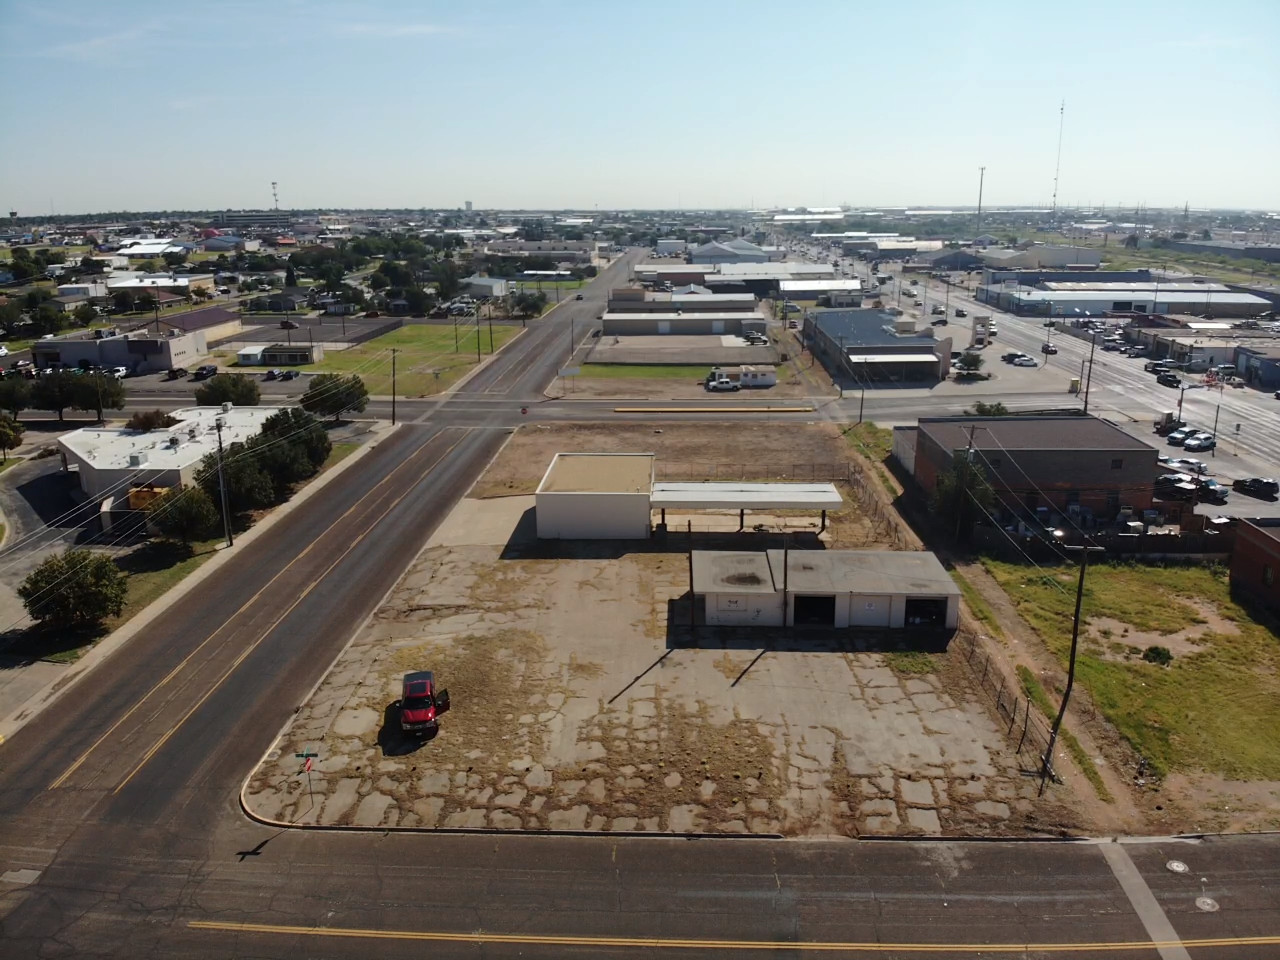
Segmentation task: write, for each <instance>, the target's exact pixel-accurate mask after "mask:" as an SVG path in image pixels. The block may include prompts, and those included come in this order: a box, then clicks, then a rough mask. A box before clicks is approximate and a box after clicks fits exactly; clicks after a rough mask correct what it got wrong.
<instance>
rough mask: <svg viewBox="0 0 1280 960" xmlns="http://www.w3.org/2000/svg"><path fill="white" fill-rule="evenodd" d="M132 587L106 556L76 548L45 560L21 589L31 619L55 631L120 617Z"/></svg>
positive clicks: (21, 595) (20, 595) (19, 589)
mask: <svg viewBox="0 0 1280 960" xmlns="http://www.w3.org/2000/svg"><path fill="white" fill-rule="evenodd" d="M127 592H128V584H127V580H126V578H125V575H124V571H122V570H121V569H120V568H119V567H118V566H116V563H115V561H114V560H112V559H111V558H110V557H109V556H107V555H106V554H105V553H95V552H94V551H91V550H83V549H78V548H75V547H72V548H69V549H67V550H64V551H63V552H62V553H60V554H55V555H54V556H52V557H49V558H48V559H47V560H45V561H44V562H43V563H42V564H40V566H38V567H36V568H35V570H33V571H31V575H30V576H28V577H27V579H25V580H23V581H22V585H21V586H20V587H18V596H19V597H21V598H22V602H23V604H24V605H25V606H26V608H27V613H28V614H29V615H30V616H31V619H33V620H38V621H39V622H40V623H41V624H43V625H44V626H45V627H49V628H53V629H63V630H65V629H77V628H84V627H91V626H95V625H97V624H100V623H101V622H102V621H103V620H105V619H107V618H108V617H118V616H120V613H121V611H123V610H124V601H125V595H126V594H127Z"/></svg>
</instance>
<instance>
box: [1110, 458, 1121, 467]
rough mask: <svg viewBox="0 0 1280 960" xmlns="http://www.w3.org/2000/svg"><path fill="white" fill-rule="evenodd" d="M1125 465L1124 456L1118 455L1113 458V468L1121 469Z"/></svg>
mask: <svg viewBox="0 0 1280 960" xmlns="http://www.w3.org/2000/svg"><path fill="white" fill-rule="evenodd" d="M1123 467H1124V459H1123V458H1121V457H1116V458H1115V459H1113V460H1112V461H1111V469H1112V470H1120V469H1122V468H1123Z"/></svg>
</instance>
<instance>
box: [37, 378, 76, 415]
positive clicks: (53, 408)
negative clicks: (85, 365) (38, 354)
mask: <svg viewBox="0 0 1280 960" xmlns="http://www.w3.org/2000/svg"><path fill="white" fill-rule="evenodd" d="M79 381H80V378H79V377H77V376H75V375H74V374H71V373H66V372H64V371H61V370H58V371H55V372H54V373H46V374H45V375H44V376H43V377H39V378H38V379H36V380H35V381H34V386H32V388H31V407H32V408H33V409H35V410H48V411H49V412H50V413H56V414H57V415H58V419H59V420H61V419H62V415H63V413H64V412H65V411H66V409H67V407H74V406H76V399H77V398H78V397H79V395H80V394H79V386H80V384H79Z"/></svg>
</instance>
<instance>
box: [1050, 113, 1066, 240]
mask: <svg viewBox="0 0 1280 960" xmlns="http://www.w3.org/2000/svg"><path fill="white" fill-rule="evenodd" d="M1066 112H1067V101H1065V100H1063V101H1062V103H1060V104H1059V105H1058V159H1057V161H1056V162H1055V163H1054V166H1053V210H1052V212H1051V213H1050V214H1049V217H1050V219H1052V220H1054V221H1055V222H1056V221H1057V219H1058V174H1059V173H1061V172H1062V125H1063V122H1064V121H1065V120H1066Z"/></svg>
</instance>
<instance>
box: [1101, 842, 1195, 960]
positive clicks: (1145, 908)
mask: <svg viewBox="0 0 1280 960" xmlns="http://www.w3.org/2000/svg"><path fill="white" fill-rule="evenodd" d="M1102 858H1103V859H1104V860H1106V861H1107V866H1108V867H1110V868H1111V872H1112V873H1113V874H1115V878H1116V880H1117V881H1119V883H1120V889H1121V890H1123V891H1124V895H1125V896H1126V897H1128V898H1129V906H1131V907H1133V912H1134V913H1136V914H1137V915H1138V919H1139V920H1141V921H1142V929H1144V930H1146V931H1147V936H1149V937H1150V938H1151V939H1152V941H1159V943H1157V944H1156V950H1157V951H1158V952H1159V954H1160V960H1191V954H1189V953H1187V947H1186V944H1183V943H1182V942H1180V941H1179V940H1178V931H1176V930H1174V929H1173V924H1172V923H1170V922H1169V918H1168V917H1167V916H1165V912H1164V911H1163V910H1162V909H1161V908H1160V902H1159V901H1158V900H1156V895H1155V894H1154V893H1152V892H1151V888H1150V887H1148V886H1147V881H1145V880H1143V879H1142V874H1141V873H1140V872H1139V871H1138V868H1137V867H1136V866H1134V863H1133V860H1131V859H1130V857H1129V851H1127V850H1125V848H1124V846H1123V845H1121V844H1119V843H1104V844H1103V845H1102Z"/></svg>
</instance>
